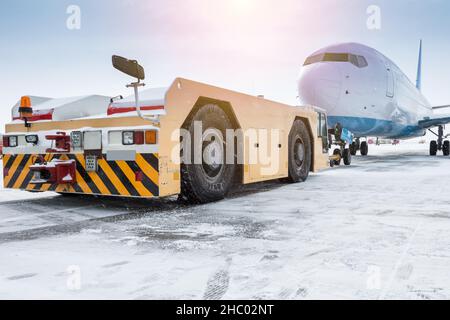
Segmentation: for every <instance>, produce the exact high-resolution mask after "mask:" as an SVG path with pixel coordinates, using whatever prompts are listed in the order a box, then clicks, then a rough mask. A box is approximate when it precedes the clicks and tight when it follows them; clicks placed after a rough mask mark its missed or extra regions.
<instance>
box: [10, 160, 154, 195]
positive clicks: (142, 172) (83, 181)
mask: <svg viewBox="0 0 450 320" xmlns="http://www.w3.org/2000/svg"><path fill="white" fill-rule="evenodd" d="M39 156H43V157H44V159H45V161H51V160H53V159H61V160H70V159H73V160H75V161H76V169H77V170H76V183H73V184H57V183H41V184H34V183H32V182H31V180H32V178H33V172H32V171H31V170H30V169H29V167H30V166H31V165H32V164H34V163H35V161H36V159H37V157H39ZM3 168H4V169H3V172H4V177H3V179H4V180H3V184H4V187H5V188H11V189H23V190H28V191H55V192H61V193H82V194H96V195H114V196H129V197H157V196H159V171H158V170H159V159H158V154H136V160H135V161H107V160H106V156H105V155H103V157H102V158H99V159H98V169H97V171H96V172H88V171H86V162H85V158H84V155H83V154H63V155H61V154H45V155H27V154H17V155H5V156H4V158H3Z"/></svg>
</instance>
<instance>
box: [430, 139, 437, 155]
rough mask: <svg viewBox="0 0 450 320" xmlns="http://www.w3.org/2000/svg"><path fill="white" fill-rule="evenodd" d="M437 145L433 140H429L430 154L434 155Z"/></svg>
mask: <svg viewBox="0 0 450 320" xmlns="http://www.w3.org/2000/svg"><path fill="white" fill-rule="evenodd" d="M437 150H438V146H437V142H436V141H435V140H433V141H431V142H430V156H435V155H436V154H437Z"/></svg>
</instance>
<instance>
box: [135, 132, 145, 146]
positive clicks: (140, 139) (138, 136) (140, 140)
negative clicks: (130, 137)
mask: <svg viewBox="0 0 450 320" xmlns="http://www.w3.org/2000/svg"><path fill="white" fill-rule="evenodd" d="M134 144H144V131H135V132H134Z"/></svg>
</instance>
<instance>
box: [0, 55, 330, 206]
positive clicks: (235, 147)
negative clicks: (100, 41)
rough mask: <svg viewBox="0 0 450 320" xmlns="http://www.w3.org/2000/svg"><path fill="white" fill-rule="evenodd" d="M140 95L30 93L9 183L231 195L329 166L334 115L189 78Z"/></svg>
mask: <svg viewBox="0 0 450 320" xmlns="http://www.w3.org/2000/svg"><path fill="white" fill-rule="evenodd" d="M112 60H113V65H114V67H115V68H116V69H118V70H120V71H122V72H124V73H126V74H127V75H129V76H131V77H133V78H135V79H136V81H135V82H132V83H130V84H129V85H127V87H129V88H133V90H134V94H133V95H131V96H129V97H125V98H123V97H122V96H117V97H114V98H111V97H105V96H100V95H92V96H83V97H72V98H61V99H51V98H45V97H37V96H25V97H23V98H22V99H21V100H20V101H19V102H18V103H17V104H16V105H15V106H14V107H13V110H12V121H11V122H10V123H8V124H7V125H6V128H5V132H6V133H5V135H4V136H3V154H4V158H3V171H4V187H5V188H11V189H21V190H27V191H32V192H43V191H54V192H57V193H60V194H87V195H102V196H121V197H141V198H154V197H167V196H174V195H179V197H180V198H182V199H185V200H187V201H189V202H194V203H205V202H210V201H216V200H219V199H222V198H224V197H225V196H226V195H227V193H228V192H229V191H230V189H231V188H232V186H233V185H236V184H250V183H256V182H261V181H268V180H275V179H281V180H285V181H289V182H293V183H295V182H303V181H305V180H306V179H307V178H308V175H309V173H310V172H311V171H313V172H317V171H319V170H321V169H324V168H327V167H329V161H330V159H329V157H328V149H329V141H328V139H329V138H328V128H327V121H326V114H325V112H324V111H323V110H321V109H318V108H315V107H313V106H303V107H298V106H289V105H285V104H282V103H277V102H273V101H270V100H267V99H264V98H262V97H255V96H251V95H247V94H243V93H239V92H235V91H230V90H226V89H222V88H218V87H215V86H212V85H208V84H203V83H199V82H195V81H191V80H187V79H183V78H177V79H175V80H174V81H173V82H172V84H171V85H170V87H168V88H151V89H141V90H139V89H140V88H141V87H143V86H144V83H143V80H144V79H145V72H144V69H143V67H142V66H140V65H139V64H138V63H137V62H136V61H134V60H127V59H125V58H122V57H118V56H113V59H112Z"/></svg>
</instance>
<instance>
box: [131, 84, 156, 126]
mask: <svg viewBox="0 0 450 320" xmlns="http://www.w3.org/2000/svg"><path fill="white" fill-rule="evenodd" d="M144 86H145V83H141V81H140V80H138V81H137V82H132V83H130V84H127V88H133V89H134V101H135V104H136V112H137V114H138V116H139V117H140V118H141V119H143V120H145V121H150V122H151V123H152V125H153V126H155V127H159V119H158V118H155V117H146V116H144V115H143V114H142V111H141V106H140V102H139V87H144Z"/></svg>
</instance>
